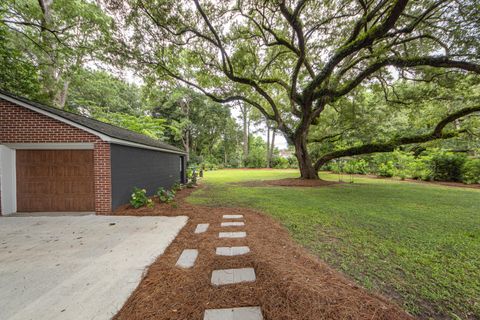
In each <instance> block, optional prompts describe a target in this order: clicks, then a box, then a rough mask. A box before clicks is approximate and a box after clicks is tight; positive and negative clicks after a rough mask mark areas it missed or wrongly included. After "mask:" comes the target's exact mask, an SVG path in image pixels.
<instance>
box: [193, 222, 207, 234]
mask: <svg viewBox="0 0 480 320" xmlns="http://www.w3.org/2000/svg"><path fill="white" fill-rule="evenodd" d="M209 226H210V224H209V223H199V224H197V227H196V228H195V233H204V232H206V231H207V230H208V227H209Z"/></svg>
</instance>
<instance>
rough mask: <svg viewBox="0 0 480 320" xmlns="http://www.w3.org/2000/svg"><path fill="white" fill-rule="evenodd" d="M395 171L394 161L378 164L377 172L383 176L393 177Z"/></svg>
mask: <svg viewBox="0 0 480 320" xmlns="http://www.w3.org/2000/svg"><path fill="white" fill-rule="evenodd" d="M394 173H395V166H394V165H393V161H390V160H389V161H387V162H384V163H380V165H379V166H378V171H377V174H378V175H379V176H381V177H393V174H394Z"/></svg>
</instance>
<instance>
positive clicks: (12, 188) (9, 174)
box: [0, 145, 17, 215]
mask: <svg viewBox="0 0 480 320" xmlns="http://www.w3.org/2000/svg"><path fill="white" fill-rule="evenodd" d="M15 156H16V154H15V150H14V149H10V148H8V147H6V146H3V145H0V189H1V192H2V195H1V197H2V215H8V214H12V213H15V212H17V177H16V175H17V168H16V160H15Z"/></svg>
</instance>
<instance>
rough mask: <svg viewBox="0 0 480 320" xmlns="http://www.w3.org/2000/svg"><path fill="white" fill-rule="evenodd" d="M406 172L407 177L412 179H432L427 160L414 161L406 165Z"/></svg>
mask: <svg viewBox="0 0 480 320" xmlns="http://www.w3.org/2000/svg"><path fill="white" fill-rule="evenodd" d="M406 171H407V175H408V176H409V177H411V178H412V179H416V180H425V181H430V180H432V179H433V175H432V170H431V169H430V164H429V159H428V158H422V159H415V160H414V161H412V162H411V163H409V164H408V166H407V168H406Z"/></svg>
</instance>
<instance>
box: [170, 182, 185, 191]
mask: <svg viewBox="0 0 480 320" xmlns="http://www.w3.org/2000/svg"><path fill="white" fill-rule="evenodd" d="M182 189H183V186H182V184H181V183H180V182H175V183H174V184H173V186H172V190H173V191H175V192H177V191H180V190H182Z"/></svg>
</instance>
